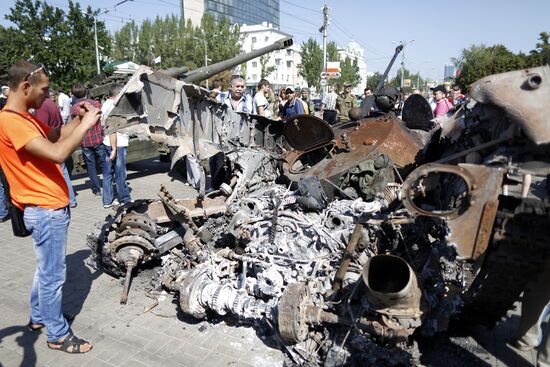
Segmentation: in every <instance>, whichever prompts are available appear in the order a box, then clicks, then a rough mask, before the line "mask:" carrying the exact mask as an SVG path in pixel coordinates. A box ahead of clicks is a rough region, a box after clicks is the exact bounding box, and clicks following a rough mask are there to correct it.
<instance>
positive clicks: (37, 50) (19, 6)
mask: <svg viewBox="0 0 550 367" xmlns="http://www.w3.org/2000/svg"><path fill="white" fill-rule="evenodd" d="M83 13H88V14H89V15H86V14H83ZM94 14H97V11H95V12H94V11H93V10H92V9H91V8H90V7H88V9H86V11H84V10H83V9H81V8H80V5H79V4H78V3H73V2H72V1H71V0H69V10H68V12H67V13H65V12H64V11H63V10H62V9H59V8H56V7H53V6H51V5H49V4H48V3H47V2H46V1H39V0H35V1H32V0H16V2H15V4H14V6H13V7H12V8H10V13H9V14H8V15H6V19H7V20H9V21H10V22H12V23H13V24H14V25H13V26H10V27H7V28H5V27H0V75H2V76H4V79H5V77H6V75H7V70H8V69H9V67H10V66H11V65H12V64H13V63H15V62H16V61H17V60H29V61H31V62H34V63H37V64H38V63H40V64H44V65H46V66H47V67H48V69H49V71H50V73H51V78H50V79H51V83H52V85H53V86H62V87H63V88H65V89H68V88H69V87H70V86H71V85H72V84H74V83H77V82H83V81H87V80H89V79H90V77H91V76H93V75H94V74H95V73H96V66H95V65H96V57H95V43H94V21H93V15H94ZM97 34H98V43H99V44H101V45H102V47H103V48H104V52H105V53H109V50H110V38H109V34H108V33H107V32H106V30H105V26H104V24H103V23H102V22H100V21H98V22H97Z"/></svg>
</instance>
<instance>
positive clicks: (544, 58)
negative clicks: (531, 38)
mask: <svg viewBox="0 0 550 367" xmlns="http://www.w3.org/2000/svg"><path fill="white" fill-rule="evenodd" d="M549 37H550V35H549V34H548V32H541V33H540V34H539V38H538V39H539V41H540V42H537V44H536V48H535V49H534V50H531V52H529V55H528V56H525V58H526V62H527V66H528V67H534V66H540V65H545V64H550V44H549V43H548V41H549Z"/></svg>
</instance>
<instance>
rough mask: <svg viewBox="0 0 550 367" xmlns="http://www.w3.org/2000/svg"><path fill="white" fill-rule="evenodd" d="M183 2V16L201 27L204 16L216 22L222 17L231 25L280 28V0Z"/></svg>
mask: <svg viewBox="0 0 550 367" xmlns="http://www.w3.org/2000/svg"><path fill="white" fill-rule="evenodd" d="M180 1H183V14H184V17H185V18H186V19H191V21H192V22H193V24H194V25H199V24H200V21H201V18H202V16H203V14H205V13H207V14H210V15H212V16H214V18H215V19H216V20H218V21H219V20H220V19H221V18H222V17H226V18H227V19H229V21H230V22H231V23H238V24H240V25H242V24H260V23H262V22H267V23H271V24H273V26H274V27H275V28H279V0H180Z"/></svg>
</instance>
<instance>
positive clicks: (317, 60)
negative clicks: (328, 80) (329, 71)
mask: <svg viewBox="0 0 550 367" xmlns="http://www.w3.org/2000/svg"><path fill="white" fill-rule="evenodd" d="M301 52H302V63H301V64H300V65H298V73H299V75H301V76H302V77H303V78H304V79H305V81H306V82H307V84H308V85H309V86H310V87H314V88H316V89H319V86H320V85H319V77H320V74H321V70H322V69H323V50H322V49H321V47H320V46H319V44H318V43H317V41H315V40H314V39H313V38H310V39H308V40H307V41H306V42H304V43H302V45H301Z"/></svg>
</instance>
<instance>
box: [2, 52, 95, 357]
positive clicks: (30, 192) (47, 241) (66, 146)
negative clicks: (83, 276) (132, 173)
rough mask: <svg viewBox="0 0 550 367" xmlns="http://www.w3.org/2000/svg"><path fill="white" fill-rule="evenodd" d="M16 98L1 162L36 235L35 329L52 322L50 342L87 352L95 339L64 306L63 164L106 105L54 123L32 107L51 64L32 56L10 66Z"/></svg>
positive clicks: (44, 93)
mask: <svg viewBox="0 0 550 367" xmlns="http://www.w3.org/2000/svg"><path fill="white" fill-rule="evenodd" d="M8 78H9V83H10V88H11V92H10V98H9V100H8V102H7V104H6V106H5V107H4V109H3V110H2V112H0V165H1V166H2V170H3V171H4V174H5V176H6V179H7V181H8V183H9V185H10V194H11V200H12V202H13V204H14V205H15V206H16V207H17V208H19V209H22V210H23V211H24V222H25V227H26V228H27V230H28V231H29V232H30V233H31V235H32V240H33V243H34V250H35V255H36V271H35V274H34V279H33V285H32V290H31V317H30V321H29V325H28V326H29V328H30V329H31V330H33V331H37V330H40V329H42V328H44V327H46V329H47V331H48V333H47V335H48V342H47V344H48V347H49V348H51V349H57V350H62V351H65V352H68V353H86V352H88V351H89V350H90V349H92V345H91V344H90V343H88V342H87V341H85V340H82V339H80V338H77V337H76V336H74V335H73V334H72V332H71V330H70V328H69V324H68V322H67V320H66V319H65V317H64V316H63V312H62V308H61V305H62V299H61V288H62V287H63V284H64V283H65V273H66V265H65V253H66V246H67V231H68V227H69V219H70V211H69V208H68V204H69V196H68V189H67V184H66V183H65V179H64V178H63V173H62V172H61V168H60V166H59V164H60V163H62V162H64V161H65V159H67V158H68V157H69V155H70V154H71V153H72V152H73V151H74V150H75V149H76V148H77V147H78V146H79V145H80V142H81V141H82V138H83V137H84V135H85V134H86V133H87V131H88V130H89V129H90V128H91V127H92V126H93V125H95V124H96V122H97V121H98V120H99V118H100V116H101V111H100V110H99V109H97V108H95V107H93V106H92V105H90V104H81V105H80V106H79V108H81V109H82V110H86V112H85V113H82V114H80V115H81V116H83V117H82V118H75V119H74V120H73V121H71V122H69V123H68V124H66V125H64V126H63V127H61V128H59V129H51V128H49V127H48V126H47V125H45V124H44V123H42V122H41V121H39V120H38V119H37V118H36V117H34V116H32V115H31V114H30V113H29V112H28V110H29V109H30V108H34V109H37V108H39V107H40V106H41V105H42V102H43V101H44V100H45V99H46V98H48V97H49V87H50V81H49V78H48V75H47V72H46V69H45V67H44V66H43V65H42V66H38V65H35V64H32V63H29V62H26V61H18V62H16V63H15V64H14V65H13V66H12V67H11V68H10V69H9V70H8Z"/></svg>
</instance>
